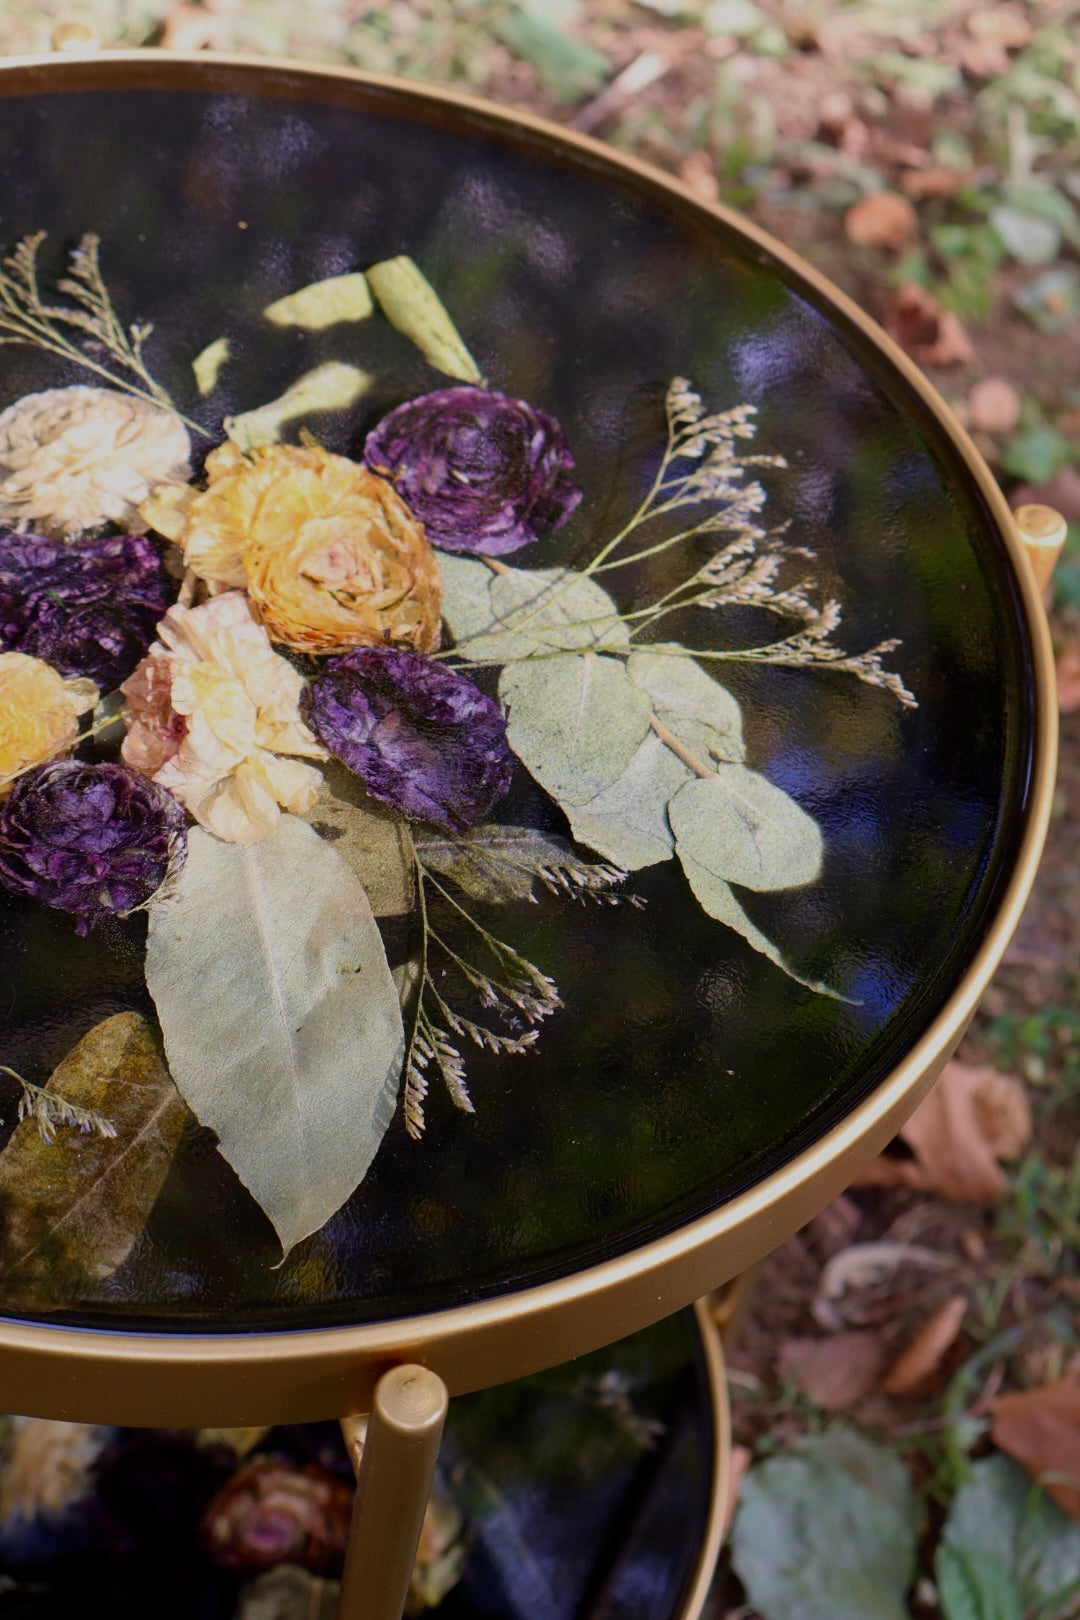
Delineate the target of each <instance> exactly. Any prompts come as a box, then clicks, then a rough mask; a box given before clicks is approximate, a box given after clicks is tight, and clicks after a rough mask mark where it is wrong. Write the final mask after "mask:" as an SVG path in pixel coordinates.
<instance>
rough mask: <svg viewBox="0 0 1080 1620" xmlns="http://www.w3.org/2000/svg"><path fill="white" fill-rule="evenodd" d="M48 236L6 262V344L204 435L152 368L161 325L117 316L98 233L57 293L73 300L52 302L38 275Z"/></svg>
mask: <svg viewBox="0 0 1080 1620" xmlns="http://www.w3.org/2000/svg"><path fill="white" fill-rule="evenodd" d="M45 235H46V233H45V232H44V231H35V232H33V233H32V234H31V235H29V236H24V237H23V238H22V240H21V241H19V242H17V243H16V245H15V247H14V248H13V250H12V252H11V253H10V254H8V255H7V256H6V257H5V258H4V259H3V260H0V345H5V344H6V345H12V344H26V345H29V346H30V347H31V348H35V349H41V350H43V351H44V352H45V353H46V354H54V355H56V356H58V358H60V359H61V360H67V361H70V362H71V363H72V364H74V365H77V366H82V367H84V368H85V369H86V370H87V371H91V372H93V373H94V374H95V376H98V377H103V378H104V379H105V381H106V382H108V383H109V384H111V386H112V387H113V388H119V389H122V390H123V392H125V393H128V394H134V395H136V397H137V398H139V399H145V400H148V401H149V402H150V403H151V404H153V405H159V406H160V407H161V409H162V410H166V411H171V412H172V414H173V415H174V416H178V417H180V420H181V421H182V422H184V423H185V424H186V425H187V426H188V427H190V428H193V429H194V430H195V431H196V432H197V433H201V432H202V431H203V430H202V429H201V428H200V427H199V425H198V423H197V422H192V421H190V420H189V418H188V417H186V416H184V415H183V414H182V413H181V412H180V411H178V410H177V408H176V406H175V405H174V404H173V402H172V399H171V398H170V397H169V395H168V393H167V392H166V390H165V389H164V388H163V387H162V386H161V384H160V383H159V382H158V381H157V379H156V378H155V377H154V376H152V374H151V373H150V371H149V369H148V368H147V365H146V362H145V360H144V359H143V345H144V344H145V342H146V340H147V338H148V337H149V336H150V334H151V332H152V331H153V327H152V326H151V325H150V324H149V323H148V322H139V321H134V322H132V324H131V325H130V326H125V325H124V323H123V322H122V321H121V320H120V318H119V316H118V315H117V313H116V309H115V306H114V304H113V301H112V298H111V296H110V294H109V290H108V288H107V287H106V285H105V280H104V277H103V276H102V273H101V262H100V243H99V240H98V238H97V237H96V236H95V235H94V234H93V233H92V232H87V234H86V235H85V236H83V238H82V240H81V241H80V242H79V245H78V247H76V248H74V249H73V250H72V252H71V254H70V256H69V263H68V274H67V275H66V276H64V277H63V278H62V280H61V281H60V282H59V283H58V284H57V291H58V292H60V293H63V294H64V295H65V296H66V297H67V298H69V299H70V300H71V302H70V303H68V304H58V303H50V302H47V301H46V298H45V297H44V296H43V294H42V291H41V286H40V281H39V276H38V251H39V249H40V247H41V244H42V242H43V241H44V240H45ZM73 334H75V335H73ZM87 344H89V345H91V346H92V347H97V348H99V349H101V350H103V351H104V353H105V355H106V356H108V357H111V359H112V361H113V362H114V364H113V365H112V366H109V365H108V364H103V363H102V362H101V361H100V360H96V359H95V358H94V357H93V355H92V354H90V353H88V352H87V347H86V345H87Z"/></svg>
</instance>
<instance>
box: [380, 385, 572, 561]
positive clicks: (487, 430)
mask: <svg viewBox="0 0 1080 1620" xmlns="http://www.w3.org/2000/svg"><path fill="white" fill-rule="evenodd" d="M364 461H365V462H366V463H367V465H368V466H369V467H370V468H371V470H372V471H373V472H376V473H379V474H381V475H382V477H384V478H388V479H390V481H391V482H392V483H393V484H394V486H395V488H396V489H397V492H398V494H399V495H400V496H401V498H402V500H403V501H404V502H405V504H406V506H407V507H408V508H409V510H410V512H412V514H413V516H414V517H416V518H418V519H419V521H420V522H421V523H422V524H423V525H424V532H425V534H426V535H427V538H428V539H429V540H430V542H431V544H432V545H433V546H442V547H443V548H444V549H445V550H447V551H470V552H475V553H478V554H480V555H483V556H489V557H497V556H499V555H500V554H502V553H503V552H507V551H517V549H518V548H519V546H527V545H528V544H529V543H530V541H533V540H535V539H537V538H538V536H539V535H540V534H543V533H547V532H550V531H551V530H554V529H558V528H560V527H561V525H562V524H563V523H565V522H566V520H567V518H568V517H569V516H570V514H571V512H572V511H573V510H574V508H575V506H576V505H577V504H578V502H579V501H580V499H581V491H580V489H578V487H577V485H576V484H575V483H574V482H573V480H572V479H571V477H570V474H571V472H572V471H573V467H574V458H573V456H572V455H571V454H570V447H569V445H568V444H567V442H566V435H565V434H564V433H563V430H562V428H561V427H560V426H559V424H558V422H556V421H554V420H553V419H552V418H551V417H550V416H547V415H545V413H544V412H543V411H538V410H536V409H534V407H533V406H532V405H526V403H525V401H524V400H522V399H510V398H508V397H507V395H506V394H494V393H492V392H490V390H488V389H486V388H472V387H461V388H441V389H439V390H438V391H437V392H435V393H434V394H423V395H422V396H421V397H420V398H419V399H411V400H409V401H407V402H406V404H404V405H399V406H398V407H397V409H396V410H393V411H391V412H390V414H389V416H384V417H383V419H382V421H381V422H380V423H379V425H378V427H376V428H375V429H374V430H373V431H372V432H371V433H369V434H368V438H367V443H366V444H365V445H364Z"/></svg>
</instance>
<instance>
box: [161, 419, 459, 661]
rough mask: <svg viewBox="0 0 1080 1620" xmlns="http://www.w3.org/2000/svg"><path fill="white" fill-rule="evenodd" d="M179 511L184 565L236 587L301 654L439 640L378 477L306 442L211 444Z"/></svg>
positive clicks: (434, 604) (408, 525) (418, 544)
mask: <svg viewBox="0 0 1080 1620" xmlns="http://www.w3.org/2000/svg"><path fill="white" fill-rule="evenodd" d="M206 470H207V473H208V475H209V479H210V483H209V486H208V488H207V489H206V490H205V492H204V493H203V494H201V495H197V496H196V497H195V499H194V500H193V501H192V502H191V504H190V505H189V506H188V508H187V511H186V514H185V517H186V521H185V525H184V530H183V534H182V538H181V543H182V545H183V548H184V560H185V562H186V563H187V565H188V567H189V568H192V569H194V570H195V572H196V573H197V574H198V575H199V576H200V577H201V578H202V579H205V580H207V581H208V582H209V583H210V585H211V588H212V589H216V590H223V589H227V588H231V587H237V586H239V587H241V588H243V589H245V590H246V591H247V593H248V596H249V598H250V600H251V602H252V605H253V606H254V608H255V611H256V613H257V614H258V616H259V618H260V619H261V620H262V622H263V624H264V625H265V626H266V628H267V630H268V631H269V634H270V636H271V638H272V639H273V640H274V641H280V642H284V643H285V645H286V646H288V647H295V648H297V649H298V650H299V651H301V652H308V653H325V652H339V651H343V650H345V649H346V648H348V647H372V646H383V645H386V644H390V645H392V646H399V647H401V646H404V647H415V648H416V649H417V650H418V651H420V652H434V650H435V648H436V647H437V646H438V645H439V608H440V600H441V585H440V580H439V567H438V563H437V561H436V559H435V553H434V552H433V551H432V549H431V547H430V546H429V545H428V543H427V540H426V539H425V538H424V531H423V529H422V528H421V527H420V525H419V524H418V523H416V522H415V521H414V520H413V518H412V517H411V516H410V514H409V511H408V508H407V507H406V506H405V505H404V504H403V503H402V501H401V500H400V499H399V497H398V496H397V495H396V494H395V492H394V489H393V487H392V486H391V485H390V484H388V483H387V482H386V480H385V479H383V478H379V477H377V476H376V475H375V474H374V473H370V472H368V471H367V470H366V469H365V468H364V467H361V466H358V465H357V463H356V462H354V461H348V460H347V459H346V458H345V457H344V456H334V455H330V454H329V453H328V452H327V451H325V450H321V449H319V448H318V447H317V446H299V445H282V444H277V445H271V446H269V447H267V448H266V449H263V450H255V451H252V452H251V454H250V455H249V456H244V455H243V454H242V453H241V452H240V451H239V450H238V449H237V448H236V447H235V446H234V445H231V444H226V445H222V446H221V448H220V449H219V450H215V451H214V453H213V454H212V455H211V456H209V457H208V459H207V463H206Z"/></svg>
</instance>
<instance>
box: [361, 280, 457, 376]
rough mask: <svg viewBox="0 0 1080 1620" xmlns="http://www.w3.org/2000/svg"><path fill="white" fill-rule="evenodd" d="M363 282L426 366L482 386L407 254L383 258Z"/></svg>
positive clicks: (438, 302)
mask: <svg viewBox="0 0 1080 1620" xmlns="http://www.w3.org/2000/svg"><path fill="white" fill-rule="evenodd" d="M367 282H368V286H369V287H370V288H371V291H372V292H373V293H374V294H375V297H376V299H377V300H378V304H379V308H380V309H381V310H382V312H383V314H384V315H385V316H386V318H387V320H388V321H389V322H390V325H391V326H394V327H396V328H397V330H398V331H399V332H400V333H401V334H402V335H403V336H404V337H407V338H408V339H409V342H410V343H414V344H415V345H416V347H417V348H418V349H419V350H420V353H421V354H422V355H423V356H424V359H425V360H426V361H427V363H428V365H429V366H433V367H434V368H435V370H436V371H441V372H443V373H444V374H445V375H446V376H447V377H456V378H458V380H459V381H461V382H467V383H482V382H483V380H484V379H483V377H482V376H481V375H480V368H479V366H478V365H477V364H476V361H475V360H474V359H473V357H472V355H471V354H470V353H469V351H468V349H467V348H466V347H465V344H464V342H463V341H462V338H461V334H460V333H459V332H458V329H457V327H456V326H455V325H454V323H453V321H452V320H451V319H450V316H449V315H448V314H447V311H446V308H445V306H444V304H443V302H442V299H441V298H440V297H439V295H438V293H437V292H436V291H435V289H434V287H433V286H432V285H431V283H430V281H428V279H427V277H426V276H425V275H424V273H423V271H422V270H421V269H420V267H419V265H417V264H415V263H414V262H413V260H412V259H410V258H409V257H408V256H407V255H405V254H402V255H401V256H400V257H399V258H396V259H384V260H383V261H382V263H381V264H373V265H372V266H371V268H370V270H368V272H367Z"/></svg>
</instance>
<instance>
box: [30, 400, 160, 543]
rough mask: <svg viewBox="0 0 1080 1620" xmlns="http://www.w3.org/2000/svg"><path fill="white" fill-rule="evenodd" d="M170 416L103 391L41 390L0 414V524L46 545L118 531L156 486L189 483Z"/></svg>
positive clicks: (131, 524)
mask: <svg viewBox="0 0 1080 1620" xmlns="http://www.w3.org/2000/svg"><path fill="white" fill-rule="evenodd" d="M190 451H191V442H190V440H189V438H188V434H187V429H186V428H185V427H184V425H183V423H182V422H181V421H180V420H179V419H178V418H177V417H176V416H174V415H173V413H172V412H171V411H167V410H163V409H162V408H161V407H160V406H158V405H152V404H151V403H150V402H149V401H148V400H144V399H137V398H135V397H134V396H133V395H130V394H122V393H120V392H118V391H117V390H115V389H111V388H88V387H83V386H81V385H80V386H76V387H72V388H47V389H45V391H44V392H43V393H40V394H27V395H26V396H25V397H24V398H23V399H20V400H16V402H15V404H14V405H9V406H8V408H7V410H6V411H2V412H0V523H4V524H7V525H8V526H9V527H11V528H21V529H33V530H34V531H36V532H37V533H39V534H44V535H48V537H49V538H50V539H53V540H65V539H68V538H69V537H71V536H74V535H78V534H82V533H84V532H85V531H86V530H88V529H96V528H98V527H99V526H100V525H101V524H103V523H117V524H119V525H120V526H121V528H125V529H128V530H130V531H132V532H134V531H135V530H137V529H138V528H139V527H140V522H141V520H140V518H139V514H138V511H137V508H138V506H139V504H140V502H142V501H145V500H146V499H147V497H148V496H149V495H150V493H151V491H152V490H154V489H156V488H157V486H158V485H159V484H163V483H166V482H168V481H174V480H183V479H187V478H190V477H191V468H190V466H189V465H188V456H189V454H190Z"/></svg>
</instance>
